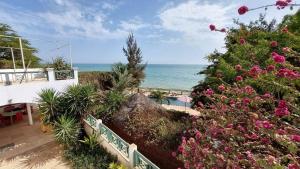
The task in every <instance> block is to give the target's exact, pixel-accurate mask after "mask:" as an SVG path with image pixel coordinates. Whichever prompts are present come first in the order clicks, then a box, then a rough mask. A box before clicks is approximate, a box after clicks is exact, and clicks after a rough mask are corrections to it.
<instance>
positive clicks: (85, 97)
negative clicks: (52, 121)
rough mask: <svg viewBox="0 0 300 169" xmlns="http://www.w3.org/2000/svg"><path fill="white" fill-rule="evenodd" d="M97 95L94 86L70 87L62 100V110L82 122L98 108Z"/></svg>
mask: <svg viewBox="0 0 300 169" xmlns="http://www.w3.org/2000/svg"><path fill="white" fill-rule="evenodd" d="M97 101H98V99H97V95H96V92H95V89H94V87H93V86H92V85H89V84H88V85H73V86H69V87H68V88H67V90H66V92H64V93H63V95H62V97H61V99H60V110H61V111H63V112H64V114H68V115H70V116H73V117H74V118H75V119H76V120H80V119H81V118H82V117H83V115H84V114H85V113H90V111H92V110H94V108H95V106H97Z"/></svg>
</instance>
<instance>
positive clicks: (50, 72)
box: [46, 68, 55, 82]
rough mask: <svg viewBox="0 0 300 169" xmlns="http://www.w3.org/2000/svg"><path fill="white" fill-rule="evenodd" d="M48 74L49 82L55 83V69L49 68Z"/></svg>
mask: <svg viewBox="0 0 300 169" xmlns="http://www.w3.org/2000/svg"><path fill="white" fill-rule="evenodd" d="M46 70H47V74H48V81H49V82H53V81H55V73H54V68H47V69H46Z"/></svg>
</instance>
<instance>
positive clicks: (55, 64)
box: [47, 57, 71, 71]
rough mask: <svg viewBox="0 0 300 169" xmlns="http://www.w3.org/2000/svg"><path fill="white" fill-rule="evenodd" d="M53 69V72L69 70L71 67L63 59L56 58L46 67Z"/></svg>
mask: <svg viewBox="0 0 300 169" xmlns="http://www.w3.org/2000/svg"><path fill="white" fill-rule="evenodd" d="M47 66H48V67H51V68H54V70H58V71H59V70H71V65H70V64H69V63H67V61H66V60H65V59H64V58H63V57H56V58H54V59H52V63H50V64H48V65H47Z"/></svg>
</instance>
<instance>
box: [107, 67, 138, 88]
mask: <svg viewBox="0 0 300 169" xmlns="http://www.w3.org/2000/svg"><path fill="white" fill-rule="evenodd" d="M112 76H113V80H112V83H113V89H114V90H117V91H119V92H123V91H124V90H125V89H127V88H129V87H131V86H132V85H133V83H134V79H133V77H132V75H131V74H130V73H129V71H128V69H127V65H124V64H122V63H117V64H115V65H113V66H112Z"/></svg>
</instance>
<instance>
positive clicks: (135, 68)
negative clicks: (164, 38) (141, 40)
mask: <svg viewBox="0 0 300 169" xmlns="http://www.w3.org/2000/svg"><path fill="white" fill-rule="evenodd" d="M126 45H127V48H126V49H125V48H123V52H124V54H125V56H126V57H127V60H128V64H127V68H128V71H129V73H130V74H132V77H133V78H134V84H133V86H134V87H138V86H139V85H140V84H141V82H142V81H143V79H144V78H145V73H144V70H145V68H146V64H142V52H141V49H140V48H139V47H138V46H137V42H136V40H135V38H134V36H133V34H132V33H130V34H129V36H128V38H127V40H126Z"/></svg>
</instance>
